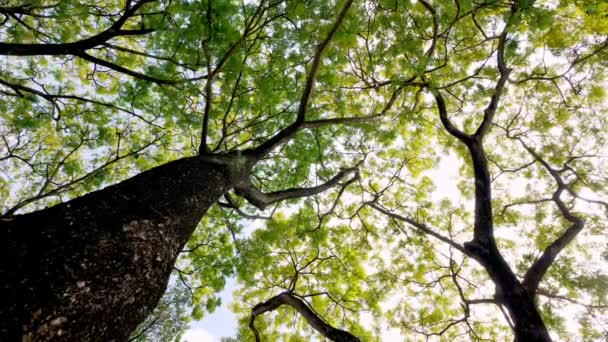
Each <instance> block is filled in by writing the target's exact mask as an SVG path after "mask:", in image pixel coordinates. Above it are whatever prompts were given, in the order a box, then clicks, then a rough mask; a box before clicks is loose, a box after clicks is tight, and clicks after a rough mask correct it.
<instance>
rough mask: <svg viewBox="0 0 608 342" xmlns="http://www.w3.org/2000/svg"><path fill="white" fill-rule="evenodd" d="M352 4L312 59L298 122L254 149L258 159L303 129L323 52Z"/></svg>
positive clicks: (342, 12)
mask: <svg viewBox="0 0 608 342" xmlns="http://www.w3.org/2000/svg"><path fill="white" fill-rule="evenodd" d="M352 3H353V1H352V0H347V1H346V2H345V3H344V6H343V7H342V10H341V11H340V13H339V14H338V17H337V18H336V21H335V22H334V24H333V26H332V27H331V29H330V31H329V33H328V34H327V37H325V39H324V40H323V41H322V42H321V43H320V44H319V45H318V46H317V50H316V51H315V54H314V57H313V59H312V65H311V67H310V70H309V72H308V76H307V77H306V83H305V84H304V90H303V91H302V96H301V97H300V103H299V106H298V113H297V116H296V120H295V121H294V122H293V123H292V124H291V125H289V126H287V127H286V128H285V129H283V130H281V131H279V132H278V133H277V134H275V135H274V136H273V137H272V138H270V139H268V140H267V141H265V142H264V143H262V144H261V145H260V146H258V147H256V148H255V149H253V150H252V151H251V153H252V154H253V155H255V156H256V157H257V158H262V157H264V156H265V155H267V154H268V153H270V151H272V150H273V149H274V148H275V147H277V146H279V145H281V144H283V143H284V142H286V141H289V139H291V138H292V137H293V136H294V135H295V134H296V133H297V132H298V131H299V130H300V129H301V127H302V125H303V124H304V120H305V118H306V111H307V110H308V103H309V102H310V96H311V94H312V91H313V88H314V85H315V79H316V76H317V73H318V71H319V67H320V66H321V58H322V57H323V52H324V51H325V50H327V46H329V42H330V41H331V40H332V38H333V37H334V35H335V33H336V31H338V28H339V27H340V25H341V24H342V22H343V21H344V18H345V17H346V13H347V12H348V10H349V9H350V6H351V5H352Z"/></svg>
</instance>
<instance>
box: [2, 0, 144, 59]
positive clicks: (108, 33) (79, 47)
mask: <svg viewBox="0 0 608 342" xmlns="http://www.w3.org/2000/svg"><path fill="white" fill-rule="evenodd" d="M153 1H155V0H140V1H138V2H136V3H135V4H133V6H131V7H128V6H127V8H126V9H125V12H124V13H123V15H122V16H120V18H119V19H118V20H117V21H116V22H114V24H112V26H110V27H109V28H108V29H107V30H105V31H103V32H101V33H99V34H97V35H94V36H92V37H89V38H86V39H82V40H79V41H76V42H71V43H59V44H19V43H0V55H11V56H42V55H47V56H58V55H76V54H78V53H79V52H82V51H85V50H88V49H91V48H94V47H96V46H98V45H101V44H103V43H105V42H106V41H108V40H110V39H112V38H114V37H118V36H125V35H143V34H146V33H150V32H152V31H153V29H141V30H122V29H121V28H122V26H123V25H124V24H125V22H126V21H127V20H128V19H129V18H130V17H132V16H133V15H134V14H135V12H136V11H137V10H138V9H139V8H140V7H141V6H143V5H144V4H146V3H148V2H153ZM127 4H128V2H127Z"/></svg>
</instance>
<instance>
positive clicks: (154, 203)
mask: <svg viewBox="0 0 608 342" xmlns="http://www.w3.org/2000/svg"><path fill="white" fill-rule="evenodd" d="M229 183H230V182H229V180H228V177H226V172H225V170H224V169H223V168H222V167H220V166H218V165H215V164H209V163H206V162H204V161H202V160H201V159H199V158H197V157H192V158H184V159H180V160H177V161H174V162H170V163H167V164H165V165H162V166H159V167H156V168H154V169H151V170H148V171H146V172H143V173H141V174H139V175H137V176H135V177H133V178H130V179H128V180H126V181H124V182H121V183H119V184H116V185H113V186H110V187H107V188H105V189H103V190H100V191H96V192H93V193H90V194H87V195H85V196H82V197H80V198H76V199H74V200H71V201H69V202H66V203H62V204H59V205H56V206H54V207H51V208H47V209H44V210H41V211H37V212H34V213H30V214H26V215H17V216H14V217H11V218H7V219H4V220H3V221H0V250H1V251H2V252H1V253H4V256H3V257H2V258H0V286H1V291H2V294H1V295H0V335H1V336H2V341H5V340H6V341H50V340H53V341H124V340H126V339H127V338H128V336H129V334H130V333H131V332H132V331H133V330H134V329H135V328H136V327H137V325H138V324H140V323H141V322H142V321H143V320H144V319H145V318H146V316H148V314H149V313H150V312H151V311H152V310H153V309H154V307H155V306H156V304H157V302H158V300H159V299H160V297H161V295H162V294H163V292H164V290H165V288H166V286H167V281H168V279H169V276H170V274H171V270H172V267H173V264H174V262H175V260H176V258H177V256H178V254H179V252H180V251H181V249H182V248H183V246H184V244H185V243H186V241H187V240H188V238H189V237H190V235H191V234H192V232H193V230H194V228H195V227H196V226H197V224H198V222H199V221H200V219H201V217H202V216H203V215H204V214H205V212H206V211H207V209H208V208H209V207H210V206H211V205H212V204H213V203H214V202H216V200H217V199H218V198H219V197H220V196H221V195H222V194H223V193H225V192H226V191H227V190H229V189H230V187H231V185H230V184H229Z"/></svg>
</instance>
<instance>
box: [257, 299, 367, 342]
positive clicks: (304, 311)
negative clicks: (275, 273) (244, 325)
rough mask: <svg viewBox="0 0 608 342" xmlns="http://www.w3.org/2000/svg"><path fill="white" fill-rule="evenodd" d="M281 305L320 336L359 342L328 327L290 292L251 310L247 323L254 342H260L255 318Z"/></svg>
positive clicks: (341, 331) (341, 340) (345, 332)
mask: <svg viewBox="0 0 608 342" xmlns="http://www.w3.org/2000/svg"><path fill="white" fill-rule="evenodd" d="M281 305H289V306H291V307H292V308H294V309H295V310H296V311H297V312H298V313H299V314H300V315H302V317H304V319H306V321H307V322H308V324H309V325H310V326H311V327H312V328H313V329H315V330H316V331H318V332H319V333H320V334H321V335H323V336H325V337H326V338H328V339H330V340H332V341H335V342H360V341H361V340H359V339H358V338H357V337H355V336H354V335H353V334H351V333H349V332H348V331H344V330H341V329H338V328H334V327H333V326H331V325H329V324H328V323H327V322H325V320H323V319H322V318H321V317H319V316H318V315H317V314H316V313H315V312H314V311H313V310H312V309H311V308H310V307H309V306H308V304H307V303H306V302H305V301H303V300H302V299H300V298H298V297H297V296H296V295H295V294H293V293H290V292H283V293H281V294H278V295H276V296H274V297H272V298H270V299H269V300H267V301H265V302H263V303H260V304H258V305H256V306H254V307H253V309H251V319H250V321H249V328H250V329H251V331H252V332H253V334H254V335H255V340H256V342H260V341H261V339H260V334H259V332H258V330H257V329H256V327H255V318H256V317H257V316H260V315H263V314H264V313H266V312H269V311H274V310H276V309H277V308H278V307H280V306H281Z"/></svg>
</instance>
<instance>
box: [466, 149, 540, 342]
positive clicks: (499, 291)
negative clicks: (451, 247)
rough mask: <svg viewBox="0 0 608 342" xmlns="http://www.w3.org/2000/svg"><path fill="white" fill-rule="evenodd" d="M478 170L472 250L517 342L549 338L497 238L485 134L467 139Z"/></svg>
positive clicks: (530, 297)
mask: <svg viewBox="0 0 608 342" xmlns="http://www.w3.org/2000/svg"><path fill="white" fill-rule="evenodd" d="M465 144H466V145H467V147H468V149H469V152H470V155H471V160H472V164H473V170H474V174H475V227H474V238H473V241H471V242H469V243H466V244H465V246H464V247H465V249H466V250H467V252H468V254H469V255H470V256H472V257H473V258H475V259H476V260H477V261H478V262H479V263H480V264H481V265H482V266H483V267H484V268H485V269H486V271H487V272H488V275H489V276H490V278H492V281H493V282H494V284H495V286H496V295H495V296H496V300H497V303H498V304H503V305H504V306H505V307H506V308H507V310H508V311H509V314H510V316H511V319H512V320H513V325H514V331H513V332H514V334H515V341H516V342H549V341H551V338H550V336H549V331H548V330H547V327H546V326H545V323H544V322H543V319H542V317H541V316H540V313H539V311H538V309H537V308H536V304H535V303H534V296H533V295H531V294H530V293H529V292H528V291H527V289H526V288H525V287H524V285H523V284H522V283H521V282H520V281H519V279H517V276H516V275H515V273H513V271H512V270H511V267H510V266H509V264H508V263H507V262H506V260H505V259H504V257H503V256H502V254H500V251H499V250H498V246H497V245H496V240H495V238H494V222H493V219H492V182H491V178H490V172H489V168H488V161H487V158H486V154H485V152H484V149H483V145H482V142H481V138H473V139H470V140H465Z"/></svg>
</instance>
